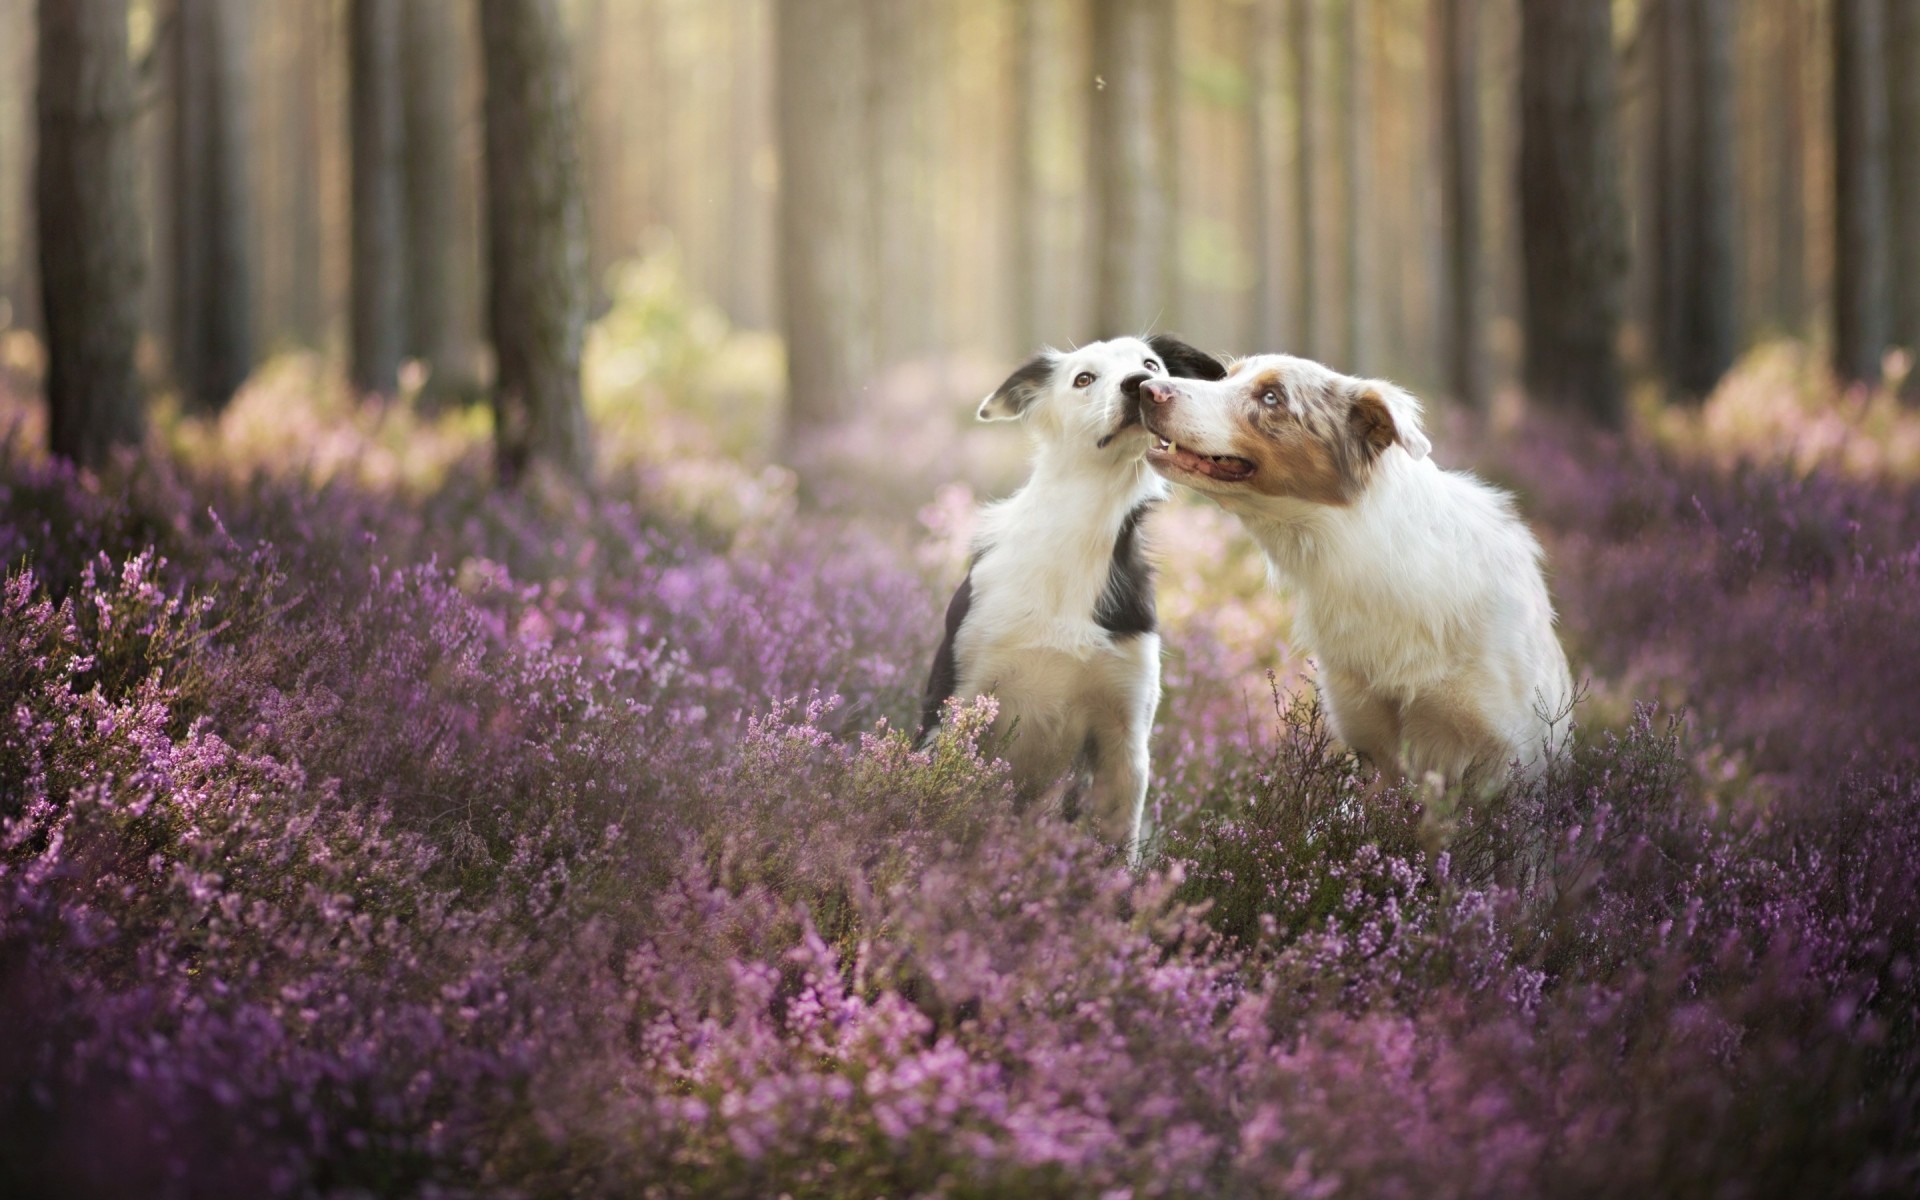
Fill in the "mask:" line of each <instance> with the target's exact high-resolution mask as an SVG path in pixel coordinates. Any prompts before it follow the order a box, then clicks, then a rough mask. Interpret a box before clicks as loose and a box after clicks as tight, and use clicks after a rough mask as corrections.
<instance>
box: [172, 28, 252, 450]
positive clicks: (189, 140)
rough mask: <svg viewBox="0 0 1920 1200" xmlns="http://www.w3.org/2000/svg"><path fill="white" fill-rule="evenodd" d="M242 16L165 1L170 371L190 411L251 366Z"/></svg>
mask: <svg viewBox="0 0 1920 1200" xmlns="http://www.w3.org/2000/svg"><path fill="white" fill-rule="evenodd" d="M247 15H248V14H247V12H246V10H245V9H244V8H242V7H241V6H240V5H239V4H238V3H236V0H176V3H175V7H174V24H173V31H172V32H173V46H172V50H173V61H172V67H173V72H172V88H171V90H172V100H173V104H172V128H171V130H170V132H171V134H172V138H171V150H172V155H171V162H170V166H171V175H170V178H169V180H168V190H169V192H170V193H171V197H172V217H173V241H172V251H173V255H172V263H171V275H172V284H173V287H172V303H171V308H172V312H171V314H170V315H171V317H172V325H173V328H172V355H173V371H174V376H175V378H176V380H177V381H178V383H179V385H180V389H181V392H182V394H183V398H184V400H185V402H186V405H187V407H188V408H189V409H193V410H196V411H200V412H219V411H220V410H221V409H223V408H225V407H226V406H227V402H228V401H229V400H231V399H232V398H233V394H234V393H235V392H236V391H238V390H239V389H240V385H241V384H243V383H245V382H246V378H247V375H248V374H249V373H250V372H251V371H252V369H253V311H252V310H253V303H252V279H251V268H250V264H249V256H248V247H247V231H248V225H249V216H248V205H249V196H248V189H247V164H246V158H245V146H246V138H245V129H246V105H247V102H248V101H247V93H248V88H247V64H246V57H247V56H246V50H247V39H246V38H245V36H244V32H245V30H244V25H243V22H244V21H245V20H246V19H247Z"/></svg>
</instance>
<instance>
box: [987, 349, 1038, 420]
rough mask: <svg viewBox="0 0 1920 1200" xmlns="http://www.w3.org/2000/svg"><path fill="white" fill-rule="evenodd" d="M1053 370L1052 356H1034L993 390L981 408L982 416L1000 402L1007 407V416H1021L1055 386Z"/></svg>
mask: <svg viewBox="0 0 1920 1200" xmlns="http://www.w3.org/2000/svg"><path fill="white" fill-rule="evenodd" d="M1053 368H1054V360H1053V356H1052V355H1049V354H1036V355H1034V356H1033V357H1032V358H1030V359H1028V360H1027V361H1026V362H1024V363H1022V364H1021V365H1020V367H1019V368H1018V369H1017V370H1015V371H1014V373H1013V374H1011V375H1009V376H1007V379H1006V382H1005V383H1002V384H1001V385H1000V386H999V387H997V388H995V389H993V395H991V396H989V397H987V402H986V404H983V405H981V406H980V410H981V415H983V416H984V415H985V414H986V408H987V405H988V404H992V403H993V402H994V401H996V400H998V401H1000V402H1001V403H1002V404H1003V405H1005V407H1006V410H1007V415H1009V416H1015V417H1017V416H1020V415H1021V414H1022V413H1024V412H1026V411H1027V409H1029V408H1031V407H1033V402H1034V401H1035V400H1038V399H1039V398H1040V397H1041V396H1043V395H1045V394H1046V391H1047V389H1048V388H1050V387H1052V386H1053Z"/></svg>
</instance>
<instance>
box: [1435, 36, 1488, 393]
mask: <svg viewBox="0 0 1920 1200" xmlns="http://www.w3.org/2000/svg"><path fill="white" fill-rule="evenodd" d="M1475 3H1476V0H1436V3H1435V5H1434V8H1435V13H1434V18H1435V20H1434V25H1435V30H1434V41H1435V43H1436V46H1435V49H1436V50H1437V51H1438V66H1437V69H1436V71H1435V77H1436V82H1437V83H1438V86H1439V89H1440V221H1441V227H1442V241H1443V247H1442V249H1443V255H1442V261H1443V263H1444V271H1445V279H1444V282H1443V285H1442V287H1441V289H1440V296H1441V320H1440V329H1441V336H1442V338H1443V339H1444V340H1445V342H1446V356H1447V386H1448V389H1449V390H1450V391H1451V392H1452V394H1453V398H1454V400H1456V401H1457V402H1459V403H1461V404H1464V405H1466V406H1468V407H1469V408H1475V409H1484V408H1485V407H1486V404H1487V393H1486V379H1485V375H1484V373H1483V372H1484V358H1483V357H1482V354H1481V349H1480V325H1481V315H1480V312H1481V310H1480V53H1479V49H1480V48H1479V23H1478V22H1477V21H1476V20H1475Z"/></svg>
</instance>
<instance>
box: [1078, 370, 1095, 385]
mask: <svg viewBox="0 0 1920 1200" xmlns="http://www.w3.org/2000/svg"><path fill="white" fill-rule="evenodd" d="M1092 383H1093V372H1092V371H1082V372H1080V373H1079V374H1078V375H1075V376H1074V377H1073V386H1075V387H1077V388H1083V387H1087V386H1089V385H1090V384H1092Z"/></svg>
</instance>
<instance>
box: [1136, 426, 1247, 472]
mask: <svg viewBox="0 0 1920 1200" xmlns="http://www.w3.org/2000/svg"><path fill="white" fill-rule="evenodd" d="M1147 459H1148V460H1149V461H1150V462H1152V463H1153V464H1154V465H1155V466H1172V467H1178V468H1179V469H1180V470H1182V471H1187V472H1190V473H1191V474H1194V475H1205V476H1206V477H1207V478H1208V479H1217V480H1219V481H1220V482H1221V483H1239V482H1240V481H1241V480H1243V479H1245V478H1247V477H1248V476H1250V475H1252V474H1253V472H1254V466H1253V464H1252V463H1250V462H1248V461H1247V460H1246V459H1244V458H1235V457H1234V456H1233V455H1231V454H1195V453H1194V452H1193V451H1191V450H1188V449H1185V448H1183V447H1180V446H1176V445H1174V444H1173V443H1172V442H1169V441H1168V440H1167V439H1166V438H1163V437H1158V436H1156V437H1155V438H1154V442H1153V449H1151V450H1149V451H1147Z"/></svg>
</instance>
